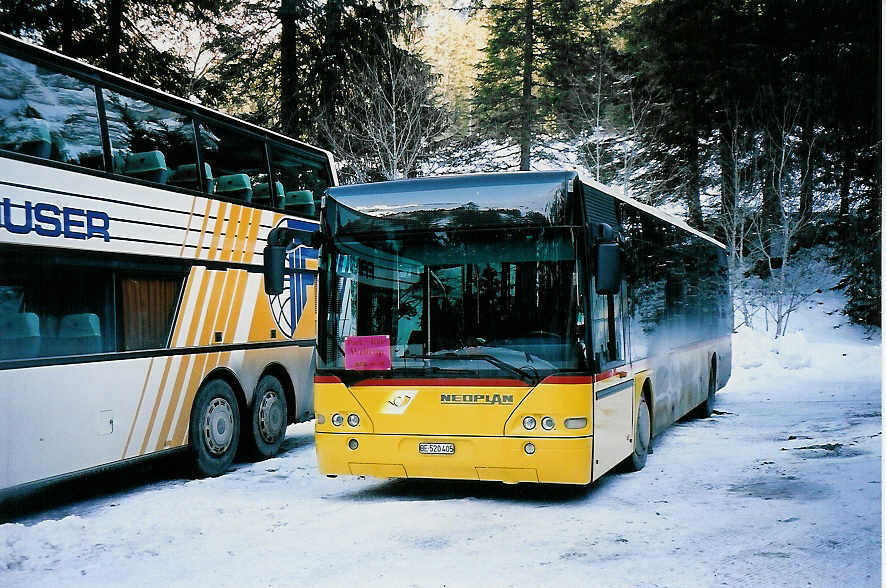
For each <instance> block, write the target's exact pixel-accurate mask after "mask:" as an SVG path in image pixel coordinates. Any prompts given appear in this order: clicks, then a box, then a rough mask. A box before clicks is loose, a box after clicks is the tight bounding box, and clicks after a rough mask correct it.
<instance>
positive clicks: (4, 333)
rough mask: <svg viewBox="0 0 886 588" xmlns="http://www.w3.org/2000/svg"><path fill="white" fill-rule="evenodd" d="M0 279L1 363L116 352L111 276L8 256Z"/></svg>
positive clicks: (0, 259)
mask: <svg viewBox="0 0 886 588" xmlns="http://www.w3.org/2000/svg"><path fill="white" fill-rule="evenodd" d="M0 276H2V278H0V360H4V359H23V358H33V357H41V356H42V357H50V356H64V355H83V354H90V353H101V352H107V351H113V350H114V349H115V347H116V342H115V326H114V321H113V319H112V318H111V317H113V306H112V305H113V295H112V275H111V272H110V271H106V270H104V271H103V270H97V269H92V268H88V267H85V266H82V265H65V264H60V263H59V262H58V260H53V262H52V263H39V262H37V263H32V262H28V263H23V262H21V261H20V260H18V259H17V258H16V256H15V255H14V254H10V255H8V256H3V257H0Z"/></svg>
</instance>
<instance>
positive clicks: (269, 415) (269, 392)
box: [249, 374, 288, 459]
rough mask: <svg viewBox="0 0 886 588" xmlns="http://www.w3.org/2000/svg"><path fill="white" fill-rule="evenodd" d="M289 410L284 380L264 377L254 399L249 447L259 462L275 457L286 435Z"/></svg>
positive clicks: (270, 376)
mask: <svg viewBox="0 0 886 588" xmlns="http://www.w3.org/2000/svg"><path fill="white" fill-rule="evenodd" d="M287 414H288V407H287V405H286V393H285V392H284V390H283V385H282V384H281V383H280V380H278V379H277V378H275V377H274V376H272V375H270V374H268V375H265V376H262V379H261V380H259V381H258V385H257V386H256V387H255V394H253V396H252V419H251V422H250V435H249V445H250V446H251V449H252V453H253V454H254V455H255V457H256V458H258V459H267V458H269V457H274V456H275V455H277V452H278V451H280V446H281V445H282V444H283V438H284V437H285V436H286V425H287Z"/></svg>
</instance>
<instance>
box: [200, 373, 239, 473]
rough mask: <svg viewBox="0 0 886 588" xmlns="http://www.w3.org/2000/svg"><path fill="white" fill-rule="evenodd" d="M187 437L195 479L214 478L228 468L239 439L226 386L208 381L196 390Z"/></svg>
mask: <svg viewBox="0 0 886 588" xmlns="http://www.w3.org/2000/svg"><path fill="white" fill-rule="evenodd" d="M188 437H189V439H188V441H189V442H190V448H191V455H192V457H193V460H194V469H195V470H196V474H197V476H199V477H207V476H209V477H213V476H218V475H221V474H223V473H224V472H225V471H226V470H227V469H228V468H229V467H230V466H231V463H232V462H233V461H234V455H236V453H237V445H238V443H239V439H240V408H239V406H238V404H237V398H236V396H234V390H233V389H232V388H231V386H230V384H228V383H227V382H225V381H224V380H209V381H208V382H205V383H204V384H203V385H202V386H200V389H199V390H198V391H197V396H196V397H195V398H194V406H193V407H192V409H191V423H190V430H189V432H188Z"/></svg>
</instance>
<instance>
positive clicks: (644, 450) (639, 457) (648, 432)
mask: <svg viewBox="0 0 886 588" xmlns="http://www.w3.org/2000/svg"><path fill="white" fill-rule="evenodd" d="M651 443H652V418H651V416H650V415H649V405H648V404H646V399H645V398H642V397H641V398H640V406H638V407H637V424H636V425H635V426H634V452H633V453H631V456H630V457H629V458H627V459H626V460H625V461H624V465H625V468H626V469H627V470H628V471H630V472H639V471H640V470H642V469H643V467H644V466H645V465H646V457H647V456H648V455H649V446H650V444H651Z"/></svg>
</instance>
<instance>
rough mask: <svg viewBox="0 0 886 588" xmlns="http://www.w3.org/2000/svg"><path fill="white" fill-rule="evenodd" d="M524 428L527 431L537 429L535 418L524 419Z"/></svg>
mask: <svg viewBox="0 0 886 588" xmlns="http://www.w3.org/2000/svg"><path fill="white" fill-rule="evenodd" d="M523 428H524V429H526V430H527V431H531V430H532V429H534V428H535V417H531V416H527V417H523Z"/></svg>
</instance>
